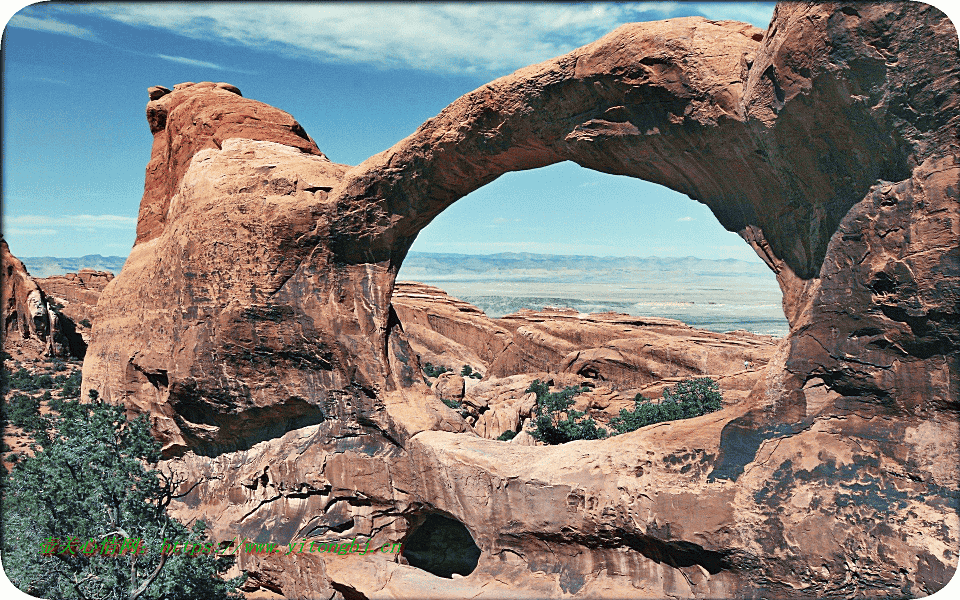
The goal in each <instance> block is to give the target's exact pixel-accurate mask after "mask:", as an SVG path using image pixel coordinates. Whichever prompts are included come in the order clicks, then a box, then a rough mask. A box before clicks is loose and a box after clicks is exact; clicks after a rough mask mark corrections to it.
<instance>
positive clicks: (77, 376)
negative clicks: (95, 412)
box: [56, 369, 83, 398]
mask: <svg viewBox="0 0 960 600" xmlns="http://www.w3.org/2000/svg"><path fill="white" fill-rule="evenodd" d="M56 382H57V383H60V384H61V386H62V387H61V388H60V394H61V395H62V396H63V397H64V398H79V397H80V384H81V383H82V382H83V373H82V372H81V371H80V370H79V369H77V370H76V371H74V372H73V373H71V374H70V375H66V376H64V375H58V376H57V377H56Z"/></svg>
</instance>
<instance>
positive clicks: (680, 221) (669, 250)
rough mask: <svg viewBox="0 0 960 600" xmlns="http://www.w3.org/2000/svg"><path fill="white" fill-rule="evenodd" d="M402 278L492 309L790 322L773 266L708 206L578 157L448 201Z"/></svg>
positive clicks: (759, 324) (731, 325) (765, 330)
mask: <svg viewBox="0 0 960 600" xmlns="http://www.w3.org/2000/svg"><path fill="white" fill-rule="evenodd" d="M397 280H398V281H416V282H420V283H425V284H428V285H431V286H434V287H437V288H440V289H442V290H444V291H445V292H447V293H449V294H450V295H452V296H454V297H456V298H459V299H461V300H464V301H466V302H470V303H471V304H474V305H476V306H478V307H479V308H481V309H482V310H484V312H485V313H486V314H487V316H489V317H491V318H500V317H503V316H504V315H508V314H511V313H513V312H516V311H517V310H520V309H531V310H538V309H541V308H543V307H544V306H556V307H566V308H569V309H573V310H576V311H577V312H578V313H590V312H607V311H612V312H617V313H624V314H631V315H635V316H645V317H666V318H672V319H678V320H680V321H683V322H684V323H687V324H688V325H691V326H693V327H698V328H703V329H707V330H711V331H715V332H718V333H723V332H727V331H733V330H737V329H744V330H746V331H750V332H751V333H756V334H762V335H772V336H775V337H783V336H785V335H786V334H787V333H788V331H789V326H788V323H787V320H786V318H785V316H784V312H783V305H782V299H783V294H782V291H781V290H780V287H779V285H778V283H777V280H776V276H775V274H774V273H773V272H772V271H771V270H770V269H769V267H767V265H766V264H765V263H763V261H762V260H761V259H760V258H759V257H758V256H757V254H756V253H755V252H754V250H753V249H752V248H751V247H750V245H749V244H747V243H746V242H744V240H743V239H741V238H740V236H738V235H737V234H736V233H732V232H730V231H727V230H726V229H724V228H723V226H722V225H721V224H720V223H719V222H718V220H717V218H716V217H715V216H714V215H713V214H712V212H711V211H710V209H709V208H708V207H707V206H705V205H703V204H701V203H698V202H696V201H693V200H691V199H690V198H688V197H687V196H685V195H683V194H681V193H679V192H675V191H673V190H670V189H668V188H666V187H663V186H660V185H657V184H654V183H650V182H647V181H643V180H640V179H636V178H632V177H627V176H616V175H609V174H605V173H601V172H599V171H593V170H590V169H587V168H583V167H580V166H578V165H576V164H575V163H572V162H564V163H556V164H553V165H550V166H547V167H541V168H539V169H534V170H530V171H514V172H509V173H506V174H504V175H503V176H501V177H500V178H498V179H497V180H495V181H493V182H491V183H489V184H487V185H485V186H482V187H480V188H478V189H477V190H475V191H474V192H472V193H470V194H468V195H466V196H464V197H463V198H461V199H459V200H457V201H456V202H454V203H453V204H451V205H450V206H449V207H447V208H446V209H445V210H444V211H443V212H442V213H440V215H438V216H437V217H436V218H435V219H434V220H433V221H432V222H431V223H430V224H429V225H427V226H426V227H425V228H423V229H422V230H421V231H420V232H419V234H418V236H417V238H416V240H415V241H414V243H413V245H412V246H411V248H410V250H409V252H407V254H406V257H405V258H404V260H403V263H402V266H401V267H400V270H399V272H398V275H397Z"/></svg>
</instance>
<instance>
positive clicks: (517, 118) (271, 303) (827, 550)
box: [84, 3, 960, 597]
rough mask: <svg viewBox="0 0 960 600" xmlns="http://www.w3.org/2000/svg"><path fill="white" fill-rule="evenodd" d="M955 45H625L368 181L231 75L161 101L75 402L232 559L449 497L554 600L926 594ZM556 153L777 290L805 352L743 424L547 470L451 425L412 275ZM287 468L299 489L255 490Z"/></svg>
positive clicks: (786, 35) (934, 30)
mask: <svg viewBox="0 0 960 600" xmlns="http://www.w3.org/2000/svg"><path fill="white" fill-rule="evenodd" d="M956 42H957V38H956V32H955V30H954V28H953V26H952V25H951V24H950V22H949V21H948V20H947V19H946V18H945V17H944V16H943V15H942V14H941V13H940V12H939V11H937V10H936V9H933V8H931V7H929V6H924V5H921V4H916V3H912V4H908V3H902V4H899V3H898V4H862V3H855V4H835V3H821V4H793V3H791V4H781V5H779V6H778V8H777V11H776V13H775V16H774V19H773V21H772V23H771V26H770V28H769V29H768V31H767V32H766V33H763V32H761V31H760V30H757V29H755V28H752V27H750V26H748V25H745V24H740V23H732V22H720V23H717V22H710V21H706V20H703V19H679V20H672V21H668V22H660V23H652V24H650V23H648V24H638V25H629V26H624V27H622V28H620V29H618V30H617V31H615V32H613V33H612V34H610V35H609V36H606V37H604V38H603V39H601V40H599V41H598V42H595V43H593V44H590V45H588V46H585V47H584V48H581V49H579V50H576V51H574V52H572V53H570V54H568V55H565V56H563V57H559V58H557V59H554V60H551V61H547V62H545V63H542V64H541V65H536V66H533V67H528V68H526V69H522V70H520V71H518V72H517V73H515V74H513V75H511V76H509V77H506V78H502V79H500V80H497V81H495V82H492V83H491V84H489V85H487V86H484V87H483V88H480V89H479V90H477V91H476V92H473V93H471V94H468V95H467V96H465V97H463V98H461V99H460V100H458V101H457V102H455V103H454V104H452V105H451V106H450V107H448V108H447V109H446V110H444V111H443V112H442V113H441V114H440V115H438V116H437V117H436V118H434V119H431V120H430V121H428V122H427V123H425V124H424V125H423V126H422V127H421V128H420V129H419V130H418V131H417V132H416V133H414V134H413V135H412V136H410V137H408V138H407V139H405V140H403V141H401V142H400V143H398V144H397V145H396V146H394V147H393V148H391V149H390V150H388V151H386V152H384V153H381V154H379V155H376V156H374V157H371V158H370V159H368V160H367V161H365V162H364V163H362V164H361V165H358V166H356V167H352V168H351V167H348V166H345V165H337V164H334V163H332V162H330V161H329V160H327V159H326V157H324V156H323V155H322V153H321V152H320V151H319V150H318V149H317V148H316V146H315V145H314V144H313V143H312V141H311V140H309V136H307V135H306V134H305V132H303V130H302V128H300V127H299V125H297V124H296V122H295V121H294V120H293V119H292V118H291V117H289V115H286V113H281V111H276V110H275V109H269V107H266V108H264V106H265V105H262V104H259V103H256V102H254V101H251V100H248V99H245V98H242V97H240V96H239V95H237V93H236V90H235V88H233V89H231V88H232V86H227V85H225V84H212V83H206V84H196V85H194V84H182V85H180V86H177V87H176V88H175V89H174V91H173V92H172V93H169V94H166V93H159V95H158V97H157V98H155V99H153V100H152V101H151V103H150V104H148V115H152V116H151V127H152V129H153V128H155V131H154V153H153V158H152V160H151V164H150V166H148V188H147V190H146V191H145V194H144V200H143V203H142V205H141V217H140V225H138V231H139V234H138V242H137V244H136V246H135V248H134V249H133V252H132V253H131V256H130V259H129V260H128V261H127V264H126V265H125V267H124V270H123V272H122V273H121V275H120V276H119V277H117V278H116V279H115V280H114V281H113V282H112V283H111V284H110V285H109V286H108V287H107V289H105V290H104V292H103V295H102V296H101V298H100V304H99V307H98V310H99V311H100V317H99V318H98V320H97V324H96V330H95V331H94V342H93V344H92V345H91V347H90V349H89V350H88V353H87V358H86V360H85V362H84V386H85V387H86V388H91V387H92V388H96V389H98V390H99V391H100V392H101V396H103V397H106V398H111V399H113V400H115V401H123V402H125V403H127V404H128V406H129V407H130V408H131V410H136V411H143V412H148V413H150V415H151V418H152V419H153V421H154V425H155V431H156V433H157V435H158V437H160V438H161V439H163V441H164V443H165V446H166V450H167V454H168V455H169V456H171V457H172V456H179V458H177V459H175V460H173V461H172V464H176V465H179V466H180V467H182V468H185V469H187V470H188V471H189V472H191V473H193V474H194V476H195V477H197V478H198V479H201V480H203V481H202V485H198V486H197V487H196V488H195V492H193V493H192V494H193V495H192V496H190V497H188V498H187V499H186V504H185V505H184V506H183V507H182V510H183V511H184V514H187V515H191V516H194V517H196V516H200V515H203V516H205V517H206V518H207V519H208V520H210V521H211V522H212V523H213V524H214V531H216V532H220V533H222V534H224V535H226V537H228V538H229V537H231V536H232V535H233V534H236V533H237V532H238V531H239V532H241V533H243V534H244V535H247V534H249V535H256V534H257V532H258V530H259V529H260V528H264V527H266V526H267V524H271V523H274V524H275V523H280V522H282V523H284V525H283V528H282V530H283V535H284V536H287V537H288V538H291V537H292V536H295V535H297V533H298V532H300V531H301V530H305V529H304V528H306V527H307V526H308V525H309V526H311V527H312V525H311V524H312V523H313V522H314V521H315V520H319V521H320V522H330V523H332V522H333V521H337V522H343V523H348V522H349V523H351V527H352V528H353V529H352V530H351V531H353V532H354V533H356V532H360V533H363V534H364V535H374V536H386V535H388V534H398V533H402V530H403V526H402V525H401V524H398V522H396V521H395V520H388V519H387V516H389V514H394V515H395V514H396V511H400V512H401V513H402V512H403V511H410V510H414V507H417V509H418V510H419V509H421V508H423V507H428V508H429V510H434V511H437V512H442V513H444V514H449V515H451V516H453V517H455V518H456V519H457V520H459V521H460V522H463V523H465V524H468V525H469V526H470V529H471V531H474V532H476V533H477V539H476V542H477V545H478V547H479V548H480V549H481V552H482V555H481V559H480V564H479V566H478V568H477V572H478V573H480V575H478V576H477V577H479V578H480V579H477V580H476V581H485V582H487V583H489V582H491V581H493V580H495V579H497V577H501V578H502V577H503V576H505V575H504V574H507V575H506V576H507V577H510V578H515V579H516V580H517V581H520V582H521V583H520V584H519V585H520V587H522V588H524V589H527V590H530V591H531V594H533V595H536V594H541V595H551V594H554V595H555V594H559V593H561V592H568V593H572V594H581V595H590V594H592V593H597V592H598V591H600V590H610V589H616V590H620V591H621V592H622V591H624V590H627V591H629V590H632V589H636V588H637V587H641V588H643V589H645V590H648V591H649V590H653V591H651V592H650V593H651V594H653V595H659V596H663V595H677V596H695V595H700V596H703V595H706V596H711V597H719V596H725V597H729V596H735V595H742V596H752V595H761V594H774V595H778V596H790V595H801V594H803V595H809V594H811V593H815V594H821V595H823V594H842V593H847V592H854V593H855V592H857V591H858V590H862V589H867V588H870V589H879V590H882V591H883V592H882V593H884V594H888V595H897V594H902V593H911V594H916V593H920V592H930V591H932V590H934V589H937V588H938V586H940V585H942V584H943V583H945V581H946V578H948V577H949V575H950V573H951V571H952V569H953V568H954V565H955V564H956V557H957V546H958V537H960V523H958V520H957V507H956V497H957V496H956V494H957V490H958V479H957V473H956V470H955V468H954V466H955V465H956V464H957V461H958V457H957V440H958V438H960V435H958V424H957V398H958V397H960V393H958V389H957V385H958V384H957V380H958V377H957V375H958V371H960V365H958V363H957V356H958V355H960V353H958V352H957V350H958V348H957V346H958V340H960V318H958V316H957V314H958V306H960V305H958V298H957V289H960V285H958V284H960V257H958V252H960V250H958V248H957V239H958V236H960V216H958V183H957V181H958V176H960V167H958V165H957V154H958V148H957V142H956V139H957V135H956V133H957V132H956V125H957V120H958V118H960V116H958V115H960V111H958V89H960V83H958V76H960V67H958V61H957V51H956V45H957V44H956ZM161 92H162V90H161ZM218 106H229V110H228V111H224V110H218V109H217V107H218ZM160 116H162V118H160ZM561 160H574V161H576V162H578V163H579V164H581V165H583V166H586V167H589V168H594V169H598V170H601V171H605V172H611V173H620V174H627V175H631V176H635V177H641V178H644V179H648V180H651V181H654V182H657V183H661V184H663V185H667V186H668V187H671V188H672V189H675V190H677V191H680V192H682V193H685V194H687V195H689V196H691V197H693V198H695V199H697V200H699V201H701V202H704V203H705V204H707V205H708V206H709V207H710V208H711V210H712V211H713V212H714V214H715V215H716V216H717V218H718V220H719V221H720V222H721V224H723V225H724V226H725V227H726V228H728V229H730V230H733V231H737V232H739V233H740V235H741V236H742V237H743V238H744V239H745V240H746V241H747V242H748V243H750V244H751V245H752V246H753V247H754V248H755V249H756V250H757V251H758V253H759V254H760V256H761V257H762V258H763V259H764V260H765V261H766V262H767V264H768V265H770V267H771V268H772V269H774V271H776V272H777V276H778V280H779V281H780V284H781V287H782V289H783V291H784V308H785V313H786V316H787V318H788V320H789V322H790V326H791V333H790V335H789V336H788V338H787V339H786V340H785V342H784V344H783V346H782V347H781V350H780V353H779V355H778V357H777V360H775V361H773V362H772V363H771V365H770V367H769V370H768V372H767V377H766V380H765V381H763V382H762V383H761V385H759V386H758V387H757V388H756V389H755V390H754V393H753V395H752V397H751V400H750V402H749V403H748V405H745V406H743V407H739V408H737V409H736V410H731V411H722V413H718V414H717V415H715V416H708V417H704V418H702V419H700V420H698V421H697V422H696V423H695V424H676V425H674V426H671V427H669V428H661V429H659V430H653V429H651V430H643V431H638V432H635V433H634V434H630V435H629V436H626V437H623V438H621V439H619V440H616V441H609V440H608V441H601V442H591V443H589V444H586V445H582V444H581V445H578V444H568V445H566V446H564V447H556V448H532V449H531V448H526V449H511V450H510V451H509V452H503V451H502V447H500V446H496V445H495V444H497V443H496V442H493V441H490V440H481V439H479V438H476V437H473V436H471V435H457V434H456V433H455V432H458V431H465V430H466V429H467V428H466V426H465V424H464V423H463V421H462V419H459V418H458V417H457V416H456V415H455V414H454V413H452V412H451V411H449V410H447V409H446V407H444V406H443V405H442V404H440V403H439V402H437V401H436V400H434V399H432V396H431V395H430V394H429V393H428V391H427V390H426V388H425V387H424V386H423V384H422V383H421V382H419V378H418V377H416V368H415V365H413V364H412V359H411V357H410V356H409V352H408V347H407V345H406V343H405V341H404V339H403V334H402V324H401V323H400V322H399V321H398V319H397V318H396V315H395V314H394V313H393V311H392V310H391V308H390V296H391V292H392V287H393V282H394V278H395V276H396V273H397V270H398V269H399V267H400V264H401V262H402V260H403V258H404V256H405V254H406V251H407V249H408V248H409V246H410V244H411V243H412V241H413V238H414V237H415V235H416V233H417V231H419V230H420V229H421V228H422V227H424V226H425V225H426V224H427V223H428V222H429V221H430V219H432V218H433V217H434V216H436V214H438V213H439V212H440V211H442V210H443V209H444V208H445V207H446V206H448V205H449V204H451V203H452V202H455V201H456V200H457V199H458V198H460V197H462V196H463V195H464V194H466V193H468V192H469V191H470V190H472V189H476V188H477V187H479V186H481V185H483V184H484V183H487V182H489V181H491V180H492V179H494V178H495V177H497V176H499V175H500V174H502V173H504V172H506V171H509V170H517V169H526V168H535V167H539V166H543V165H546V164H550V163H553V162H558V161H561ZM214 175H215V176H214ZM151 181H153V182H155V183H156V185H153V186H151V184H150V183H149V182H151ZM141 226H142V228H141ZM358 448H359V450H358ZM648 449H649V450H648ZM654 449H655V450H654ZM205 455H209V456H205ZM491 456H493V457H495V458H491ZM678 462H679V463H683V464H684V466H685V468H687V470H686V471H683V472H679V471H675V470H673V467H672V466H671V465H675V464H678ZM267 466H271V469H270V472H271V473H278V474H279V475H278V479H276V480H272V481H270V482H267V484H264V486H260V487H258V485H259V484H250V485H246V486H243V485H241V484H240V482H241V480H242V481H248V480H250V481H252V480H255V479H256V478H257V477H259V476H260V474H261V473H263V472H265V471H264V468H265V467H267ZM425 472H427V473H430V474H431V476H430V477H429V478H422V477H420V474H421V473H425ZM227 474H228V475H227ZM248 475H249V477H248ZM269 486H272V487H271V490H272V491H271V492H269V493H268V492H266V491H265V489H261V488H262V487H263V488H265V487H269ZM241 488H243V489H241ZM292 490H296V491H292ZM477 499H482V500H483V501H482V502H478V501H477ZM253 502H258V503H259V504H256V506H255V508H254V509H253V510H252V511H250V512H248V511H247V510H246V509H243V508H242V507H246V506H248V505H249V504H250V503H253ZM370 506H374V507H375V509H370ZM341 513H343V514H341ZM347 513H349V514H350V518H351V519H353V521H348V520H347V519H346V516H347ZM291 514H293V517H291ZM911 514H913V515H920V516H917V517H910V515H911ZM251 515H252V516H251ZM384 515H387V516H384ZM241 517H242V518H241ZM801 517H802V518H801ZM805 522H812V523H814V525H813V526H812V528H811V527H807V526H805V525H804V523H805ZM941 524H943V527H944V528H943V529H942V528H941ZM394 539H395V538H394ZM277 541H280V542H283V541H284V540H280V539H278V540H277ZM556 552H563V553H565V556H567V557H568V558H569V560H568V561H566V562H565V563H564V565H563V568H562V572H553V571H550V570H549V568H547V567H546V566H545V565H546V564H548V563H547V559H546V558H545V557H547V556H552V555H554V554H555V553H556ZM511 553H512V554H511ZM681 555H682V560H680V559H677V558H676V557H677V556H681ZM512 556H522V557H523V560H517V559H515V558H511V557H512ZM665 557H667V558H669V557H673V558H671V559H670V560H667V558H665ZM277 560H278V561H280V562H281V563H283V561H284V560H287V559H280V558H278V559H277ZM290 560H292V559H290ZM304 560H306V559H304ZM671 561H672V562H671ZM297 564H299V563H297ZM705 564H707V565H709V568H707V567H704V565H705ZM851 565H852V566H851ZM904 565H906V566H904ZM287 566H288V567H291V568H292V565H287ZM701 567H703V569H701ZM298 568H302V567H298ZM318 568H319V569H320V571H321V572H325V577H327V578H328V579H329V580H330V581H334V582H337V585H341V586H344V585H347V584H349V585H350V586H351V587H352V588H354V589H358V590H359V589H361V588H360V587H357V585H361V583H362V584H363V585H365V586H367V587H366V588H364V589H367V590H373V592H377V591H378V590H379V591H383V589H384V588H382V587H381V588H376V585H377V584H376V583H375V582H376V581H381V582H382V581H383V578H379V579H378V578H377V577H374V576H372V575H370V573H369V572H367V571H363V569H373V572H375V573H379V574H383V573H384V572H390V573H393V574H395V575H396V578H397V581H398V582H402V581H403V577H405V576H406V575H404V573H405V571H403V569H400V568H399V566H397V565H391V564H379V563H377V564H376V565H374V566H370V567H363V568H361V567H348V566H343V565H340V566H336V567H335V566H333V565H327V566H326V567H323V565H322V563H321V566H320V567H318ZM901 568H902V569H904V570H905V572H901V570H900V569H901ZM324 569H326V571H324ZM338 569H339V570H338ZM598 570H600V571H603V570H606V571H607V572H614V571H616V572H617V573H620V575H617V576H612V575H611V576H605V577H599V576H597V577H594V576H593V575H592V574H593V573H596V572H598ZM266 571H269V569H267V570H266ZM530 573H541V574H544V573H545V575H542V576H541V575H531V574H530ZM846 573H852V574H851V575H849V577H847V578H846V580H845V583H842V584H838V583H836V580H837V578H838V576H839V575H840V574H846ZM265 576H266V575H265ZM278 577H279V576H278ZM283 577H287V578H288V579H289V577H291V576H288V575H284V576H283ZM483 577H487V578H488V579H482V578H483ZM285 581H286V580H285ZM318 581H326V579H323V578H320V579H319V580H318ZM371 581H373V582H374V583H371ZM358 582H360V583H358ZM288 583H289V582H288ZM355 584H356V585H355ZM277 585H280V584H277ZM289 585H290V586H294V587H296V586H297V585H302V581H300V580H297V579H296V578H294V581H293V583H289ZM317 585H320V584H317ZM398 585H399V584H398ZM464 585H468V586H469V585H471V584H469V583H468V584H464ZM538 586H539V587H538ZM591 586H592V587H591ZM604 586H606V587H604ZM658 586H659V587H658ZM844 586H846V587H844ZM281 587H282V586H281ZM361 587H363V586H361ZM297 589H300V588H297ZM328 589H329V588H328ZM344 589H346V588H344ZM451 589H452V588H451ZM458 589H459V588H458ZM471 589H472V590H473V591H476V590H475V588H471ZM903 590H907V591H906V592H904V591H903ZM498 591H499V592H502V591H503V588H497V587H496V586H493V587H491V588H489V591H488V593H492V594H494V595H496V594H497V592H498ZM471 595H472V594H471Z"/></svg>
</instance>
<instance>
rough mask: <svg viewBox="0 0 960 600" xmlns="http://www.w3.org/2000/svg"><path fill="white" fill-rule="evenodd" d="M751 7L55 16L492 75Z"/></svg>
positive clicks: (159, 9)
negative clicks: (626, 30) (655, 22)
mask: <svg viewBox="0 0 960 600" xmlns="http://www.w3.org/2000/svg"><path fill="white" fill-rule="evenodd" d="M746 6H747V7H746V8H744V7H741V6H740V5H739V4H736V3H724V2H719V3H689V4H688V3H678V2H653V3H645V2H638V3H630V4H619V3H594V4H541V3H521V4H508V3H503V4H499V3H492V4H467V3H451V4H447V3H388V4H377V3H345V4H340V3H279V4H273V3H269V4H266V3H264V4H261V3H174V2H167V3H149V4H148V3H138V2H131V3H120V4H89V5H88V4H77V5H72V6H69V7H67V6H63V7H61V8H59V10H61V11H74V12H76V11H81V12H85V13H92V14H95V15H98V16H101V17H103V18H107V19H111V20H114V21H118V22H121V23H125V24H127V25H131V26H134V27H142V28H154V29H161V30H166V31H168V32H171V33H174V34H178V35H184V36H187V37H191V38H195V39H203V40H214V41H220V42H223V43H227V44H236V45H241V46H247V47H250V48H256V49H260V50H267V51H273V52H279V53H282V54H287V55H293V56H297V57H301V58H308V59H314V60H320V61H331V62H340V63H364V64H370V65H375V66H378V67H383V68H413V69H420V70H426V71H435V72H443V73H479V72H482V73H487V74H489V73H504V72H506V71H510V70H513V69H517V68H519V67H523V66H525V65H530V64H535V63H538V62H541V61H544V60H547V59H549V58H552V57H554V56H558V55H560V54H564V53H566V52H569V51H570V50H572V49H574V48H576V47H578V46H581V45H583V44H586V43H589V42H591V41H593V40H595V39H597V38H599V37H601V36H603V35H605V34H607V33H609V32H610V31H612V30H613V29H615V28H616V27H617V26H619V25H621V24H623V23H629V22H634V21H644V20H652V19H662V18H669V17H672V16H676V15H678V14H689V13H691V12H699V13H701V14H704V15H707V16H708V17H709V18H713V19H728V18H736V17H738V16H739V17H740V18H746V19H749V20H750V21H752V22H754V24H761V26H766V22H767V21H768V20H769V18H770V15H771V14H772V12H773V4H772V3H771V4H768V5H761V4H759V3H751V4H748V5H746ZM77 29H79V28H77ZM173 58H177V57H173ZM168 60H170V58H168ZM186 60H191V59H186ZM200 62H202V61H200Z"/></svg>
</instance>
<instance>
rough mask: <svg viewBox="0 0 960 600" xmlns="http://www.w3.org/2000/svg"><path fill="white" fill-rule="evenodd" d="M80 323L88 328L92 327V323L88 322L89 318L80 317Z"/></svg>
mask: <svg viewBox="0 0 960 600" xmlns="http://www.w3.org/2000/svg"><path fill="white" fill-rule="evenodd" d="M80 324H81V325H83V326H84V327H86V328H88V329H89V328H90V327H93V325H91V324H90V319H80Z"/></svg>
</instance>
